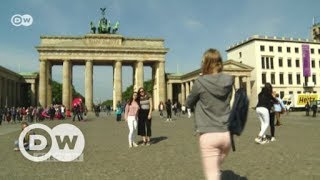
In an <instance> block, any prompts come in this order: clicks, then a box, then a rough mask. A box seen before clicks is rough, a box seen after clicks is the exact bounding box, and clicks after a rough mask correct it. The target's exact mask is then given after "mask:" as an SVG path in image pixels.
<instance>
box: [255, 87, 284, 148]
mask: <svg viewBox="0 0 320 180" xmlns="http://www.w3.org/2000/svg"><path fill="white" fill-rule="evenodd" d="M272 92H273V91H272V86H271V84H270V83H266V84H265V86H264V87H263V88H262V90H261V92H260V93H259V95H258V104H257V106H256V113H257V115H258V118H259V120H260V132H259V134H258V136H257V137H256V138H255V139H254V140H255V142H256V143H258V144H265V143H268V142H269V140H268V139H267V138H266V134H265V133H266V131H267V129H268V127H269V124H270V110H271V107H272V106H273V104H275V103H278V101H277V99H275V98H274V97H273V96H272Z"/></svg>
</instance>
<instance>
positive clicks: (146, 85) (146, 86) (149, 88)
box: [102, 80, 153, 106]
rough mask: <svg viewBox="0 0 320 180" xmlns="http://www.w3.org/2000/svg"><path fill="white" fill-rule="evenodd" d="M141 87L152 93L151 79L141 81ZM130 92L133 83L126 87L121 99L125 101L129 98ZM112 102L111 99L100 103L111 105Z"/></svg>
mask: <svg viewBox="0 0 320 180" xmlns="http://www.w3.org/2000/svg"><path fill="white" fill-rule="evenodd" d="M143 87H144V89H145V90H146V91H147V92H148V93H149V94H150V95H152V93H153V81H152V80H148V81H145V82H144V83H143ZM132 94H133V85H131V86H129V87H127V89H126V90H125V91H124V92H123V93H122V99H123V100H125V101H127V100H129V99H130V97H131V96H132ZM112 103H113V101H112V100H106V101H104V102H103V103H102V105H111V106H112Z"/></svg>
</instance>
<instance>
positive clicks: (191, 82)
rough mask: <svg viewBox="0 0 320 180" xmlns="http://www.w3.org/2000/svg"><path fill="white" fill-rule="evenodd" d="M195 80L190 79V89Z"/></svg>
mask: <svg viewBox="0 0 320 180" xmlns="http://www.w3.org/2000/svg"><path fill="white" fill-rule="evenodd" d="M192 86H193V80H191V81H190V91H191V90H192Z"/></svg>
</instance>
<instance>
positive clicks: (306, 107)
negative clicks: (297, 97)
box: [305, 102, 310, 116]
mask: <svg viewBox="0 0 320 180" xmlns="http://www.w3.org/2000/svg"><path fill="white" fill-rule="evenodd" d="M305 109H306V116H309V112H310V104H309V102H307V104H306V106H305Z"/></svg>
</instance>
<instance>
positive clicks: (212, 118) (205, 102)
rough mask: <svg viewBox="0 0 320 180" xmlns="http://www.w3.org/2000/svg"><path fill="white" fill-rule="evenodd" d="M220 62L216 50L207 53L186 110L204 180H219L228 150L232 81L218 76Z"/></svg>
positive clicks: (221, 74) (226, 77) (220, 74)
mask: <svg viewBox="0 0 320 180" xmlns="http://www.w3.org/2000/svg"><path fill="white" fill-rule="evenodd" d="M222 70H223V63H222V58H221V55H220V53H219V51H217V50H216V49H208V50H207V51H206V52H205V53H204V55H203V59H202V67H201V71H202V75H201V76H200V77H199V78H198V79H197V80H196V81H195V82H194V85H193V87H192V90H191V92H190V94H189V96H188V98H187V102H186V104H187V107H190V108H191V107H194V106H196V107H195V130H196V132H197V133H198V134H199V135H200V136H199V145H200V151H201V156H202V163H203V168H204V174H205V177H206V179H208V180H218V179H220V166H221V163H222V162H223V160H224V159H225V157H226V156H227V154H228V152H229V150H230V147H231V142H230V132H229V130H228V124H229V116H230V112H231V109H230V100H231V96H232V87H233V84H234V78H233V77H232V76H230V75H227V74H224V73H222Z"/></svg>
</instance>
